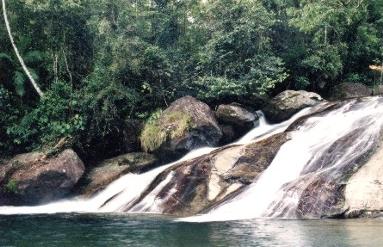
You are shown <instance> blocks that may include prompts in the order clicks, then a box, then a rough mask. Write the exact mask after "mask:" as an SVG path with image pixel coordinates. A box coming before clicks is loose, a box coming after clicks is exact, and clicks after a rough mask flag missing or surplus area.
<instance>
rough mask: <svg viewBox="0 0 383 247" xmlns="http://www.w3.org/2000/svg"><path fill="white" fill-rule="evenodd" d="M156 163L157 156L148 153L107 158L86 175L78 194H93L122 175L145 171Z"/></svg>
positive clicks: (87, 195)
mask: <svg viewBox="0 0 383 247" xmlns="http://www.w3.org/2000/svg"><path fill="white" fill-rule="evenodd" d="M156 164H157V159H156V157H155V156H154V155H152V154H148V153H128V154H123V155H120V156H117V157H114V158H111V159H108V160H105V161H103V162H101V163H100V164H98V165H96V166H95V167H94V168H92V170H91V171H90V172H88V173H87V174H86V175H85V177H84V178H83V179H82V181H81V185H80V188H79V189H78V194H80V195H83V196H86V197H89V196H92V195H94V194H95V193H97V192H98V191H100V190H102V189H104V188H105V187H106V186H107V185H109V184H110V183H111V182H113V181H114V180H116V179H118V178H119V177H121V176H122V175H125V174H127V173H141V172H145V171H147V170H149V169H151V168H153V167H154V166H156Z"/></svg>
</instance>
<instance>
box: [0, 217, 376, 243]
mask: <svg viewBox="0 0 383 247" xmlns="http://www.w3.org/2000/svg"><path fill="white" fill-rule="evenodd" d="M0 246H49V247H50V246H71V247H77V246H113V247H114V246H145V247H147V246H156V247H158V246H164V247H165V246H166V247H171V246H182V247H188V246H195V247H197V246H198V247H201V246H305V247H306V246H320V247H322V246H383V220H382V219H374V220H367V219H359V220H252V221H232V222H211V223H186V222H176V221H174V220H172V219H167V218H161V217H143V216H124V215H87V214H86V215H84V214H56V215H23V216H22V215H21V216H14V215H13V216H0Z"/></svg>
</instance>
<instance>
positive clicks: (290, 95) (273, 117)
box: [263, 90, 323, 122]
mask: <svg viewBox="0 0 383 247" xmlns="http://www.w3.org/2000/svg"><path fill="white" fill-rule="evenodd" d="M322 100H323V99H322V97H321V96H320V95H318V94H316V93H312V92H306V91H303V90H301V91H293V90H286V91H283V92H282V93H280V94H278V95H277V96H275V97H274V98H273V99H272V100H271V101H270V103H269V104H268V105H267V106H266V107H265V108H264V109H263V111H264V113H265V115H266V118H267V119H268V120H269V121H271V122H282V121H285V120H287V119H289V118H290V117H292V116H293V115H294V114H295V113H297V112H298V111H300V110H302V109H303V108H306V107H308V106H314V105H316V104H318V103H320V102H321V101H322Z"/></svg>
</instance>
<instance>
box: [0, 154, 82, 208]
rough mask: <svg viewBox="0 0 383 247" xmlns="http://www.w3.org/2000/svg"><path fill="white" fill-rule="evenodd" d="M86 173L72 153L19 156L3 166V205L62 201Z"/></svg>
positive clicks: (0, 174) (0, 176)
mask: <svg viewBox="0 0 383 247" xmlns="http://www.w3.org/2000/svg"><path fill="white" fill-rule="evenodd" d="M84 170H85V167H84V164H83V162H82V161H81V160H80V158H79V157H78V156H77V154H76V153H75V152H74V151H73V150H71V149H66V150H64V151H62V152H61V153H59V154H57V155H55V156H54V157H47V155H46V154H44V153H40V152H32V153H26V154H21V155H17V156H16V157H14V158H13V159H11V160H9V161H8V162H5V164H2V165H0V205H5V204H39V203H46V202H49V201H52V200H56V199H59V198H62V197H63V196H65V195H66V194H68V193H69V192H70V191H71V190H72V188H73V187H74V186H75V185H76V183H77V182H78V180H79V179H80V178H81V176H82V175H83V173H84Z"/></svg>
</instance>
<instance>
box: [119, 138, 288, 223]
mask: <svg viewBox="0 0 383 247" xmlns="http://www.w3.org/2000/svg"><path fill="white" fill-rule="evenodd" d="M286 141H287V136H286V135H285V134H283V133H282V134H278V135H275V136H272V137H269V138H266V139H264V140H262V141H259V142H255V143H251V144H248V145H234V146H227V147H224V148H220V149H217V150H215V151H213V152H212V153H210V154H206V155H203V156H201V157H198V158H195V159H192V160H188V161H184V162H181V163H179V164H178V165H176V166H173V167H171V168H169V169H167V170H165V171H164V172H162V173H161V174H159V175H158V176H157V178H156V179H155V180H154V181H153V182H152V184H151V185H150V186H149V188H148V189H147V190H146V191H145V192H144V193H143V194H142V195H141V197H140V198H139V199H138V200H137V201H136V202H134V203H133V204H129V206H127V208H125V211H130V212H135V211H138V212H143V211H150V212H153V211H155V210H157V208H161V212H159V213H164V214H170V215H177V216H188V215H193V214H196V213H200V212H202V211H204V210H207V209H208V208H210V207H214V206H215V205H217V204H219V203H221V202H223V201H225V200H226V199H227V198H228V197H230V196H233V195H234V194H236V193H239V192H240V191H241V189H242V188H244V186H246V185H248V184H250V183H251V182H252V181H254V180H255V179H257V177H258V176H259V174H260V173H261V172H262V171H263V170H265V169H266V168H267V167H268V165H269V164H270V163H271V161H272V160H273V158H274V156H275V155H276V153H277V152H278V150H279V148H280V146H281V145H282V144H283V143H284V142H286ZM164 183H165V184H164ZM153 191H156V193H155V195H156V196H155V197H154V198H152V200H153V203H152V204H148V203H147V200H148V198H147V197H148V196H149V195H151V196H152V195H153ZM149 197H150V196H149ZM155 202H156V203H157V204H156V203H155ZM158 203H159V204H160V205H158ZM148 205H149V206H148Z"/></svg>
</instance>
